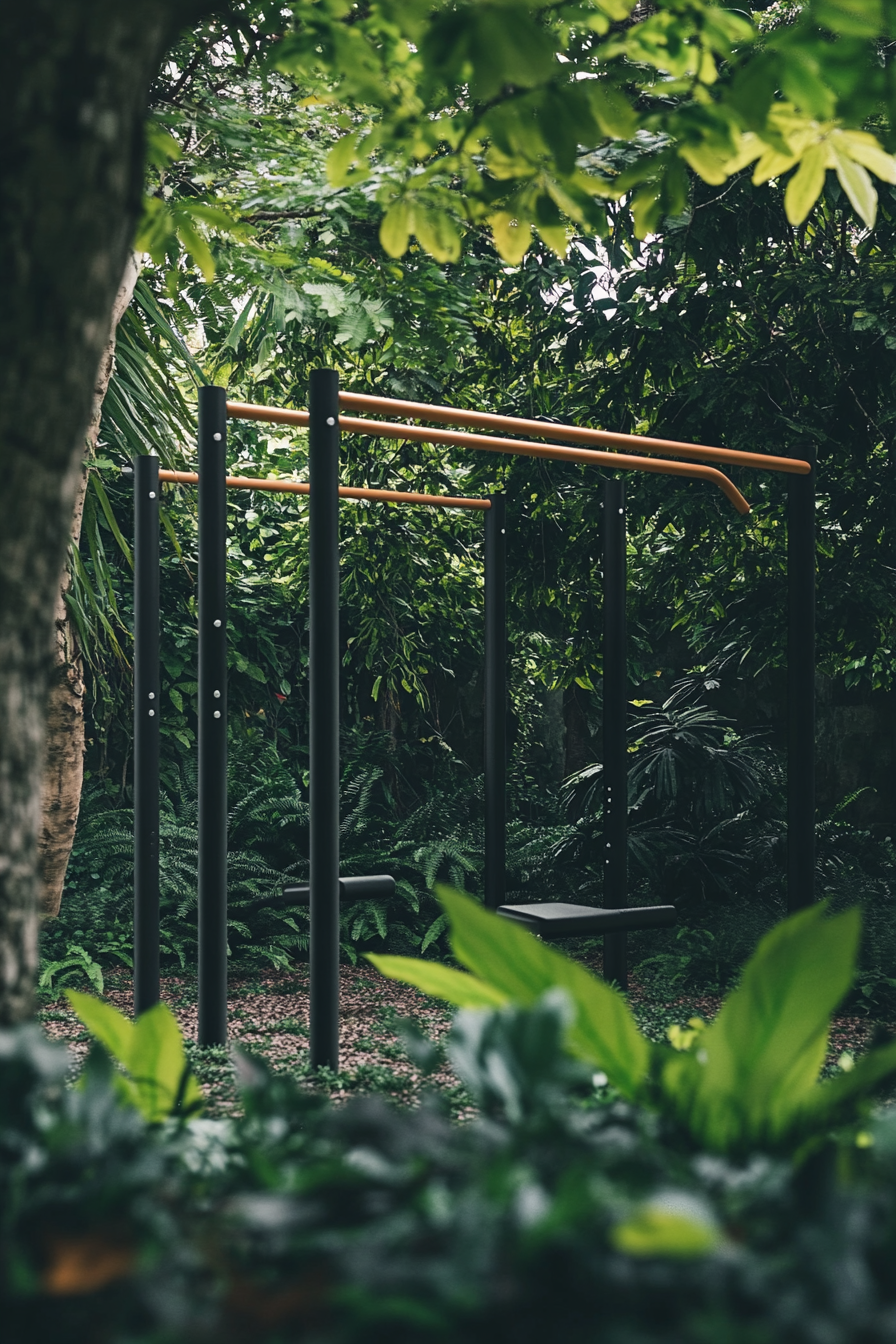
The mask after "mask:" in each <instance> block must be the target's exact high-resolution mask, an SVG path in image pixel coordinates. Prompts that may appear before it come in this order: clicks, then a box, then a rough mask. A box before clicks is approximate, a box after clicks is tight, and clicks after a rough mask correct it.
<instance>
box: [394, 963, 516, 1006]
mask: <svg viewBox="0 0 896 1344" xmlns="http://www.w3.org/2000/svg"><path fill="white" fill-rule="evenodd" d="M367 960H368V961H369V962H371V964H372V965H374V966H375V967H376V969H377V970H378V971H379V972H380V974H381V975H385V976H387V977H388V979H390V980H400V981H401V983H402V984H405V985H413V986H414V987H415V988H416V989H422V991H423V993H424V994H431V995H432V996H433V998H434V999H444V1000H445V1001H446V1003H453V1004H454V1006H455V1007H456V1008H500V1007H501V1006H502V1004H505V1003H506V1002H507V995H506V994H502V993H501V991H500V990H499V989H495V988H494V986H492V985H487V984H485V983H484V982H483V981H482V980H477V979H476V977H475V976H474V975H467V974H466V972H464V971H455V970H453V969H452V967H450V966H443V965H442V964H441V962H438V961H420V960H419V959H418V958H416V957H387V956H380V955H379V954H377V953H374V952H368V953H367Z"/></svg>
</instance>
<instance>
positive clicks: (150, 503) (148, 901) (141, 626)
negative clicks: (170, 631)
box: [134, 454, 161, 1017]
mask: <svg viewBox="0 0 896 1344" xmlns="http://www.w3.org/2000/svg"><path fill="white" fill-rule="evenodd" d="M160 709H161V706H160V704H159V459H158V458H157V457H156V456H155V454H148V455H146V456H140V457H135V458H134V1014H135V1016H137V1017H139V1015H140V1014H141V1013H144V1012H146V1010H147V1008H151V1007H152V1006H153V1004H154V1003H158V1001H159V714H160Z"/></svg>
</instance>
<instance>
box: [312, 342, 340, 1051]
mask: <svg viewBox="0 0 896 1344" xmlns="http://www.w3.org/2000/svg"><path fill="white" fill-rule="evenodd" d="M308 408H309V412H310V422H309V483H310V486H311V492H310V497H309V502H308V503H309V507H308V515H309V533H310V535H309V571H310V573H309V587H310V603H309V605H310V616H309V626H310V629H309V658H308V670H309V701H310V719H311V727H310V735H309V738H310V740H309V747H310V753H309V754H310V761H309V770H310V795H311V806H310V856H311V875H310V886H311V892H310V903H311V1063H312V1064H313V1065H315V1066H316V1065H326V1066H327V1067H328V1068H331V1069H337V1068H338V1067H339V375H338V374H337V373H336V372H335V370H333V369H315V370H314V372H313V373H312V374H311V379H310V389H309V399H308Z"/></svg>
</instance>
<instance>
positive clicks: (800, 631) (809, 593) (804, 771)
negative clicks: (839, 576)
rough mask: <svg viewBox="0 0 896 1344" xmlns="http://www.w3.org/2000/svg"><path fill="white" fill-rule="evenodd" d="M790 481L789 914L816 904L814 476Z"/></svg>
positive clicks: (788, 487) (788, 664)
mask: <svg viewBox="0 0 896 1344" xmlns="http://www.w3.org/2000/svg"><path fill="white" fill-rule="evenodd" d="M811 460H812V461H813V470H812V472H811V474H810V475H809V476H789V477H788V478H787V590H788V620H787V908H788V910H791V911H793V910H802V909H803V907H804V906H807V905H811V904H812V902H813V901H814V900H815V470H814V454H813V457H812V459H811Z"/></svg>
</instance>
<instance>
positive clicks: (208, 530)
mask: <svg viewBox="0 0 896 1344" xmlns="http://www.w3.org/2000/svg"><path fill="white" fill-rule="evenodd" d="M226 449H227V401H226V394H225V391H224V388H223V387H201V388H200V389H199V1044H200V1045H226V1044H227V569H226V559H227V491H226V485H225V480H224V478H225V476H226V473H227V468H226Z"/></svg>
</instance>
